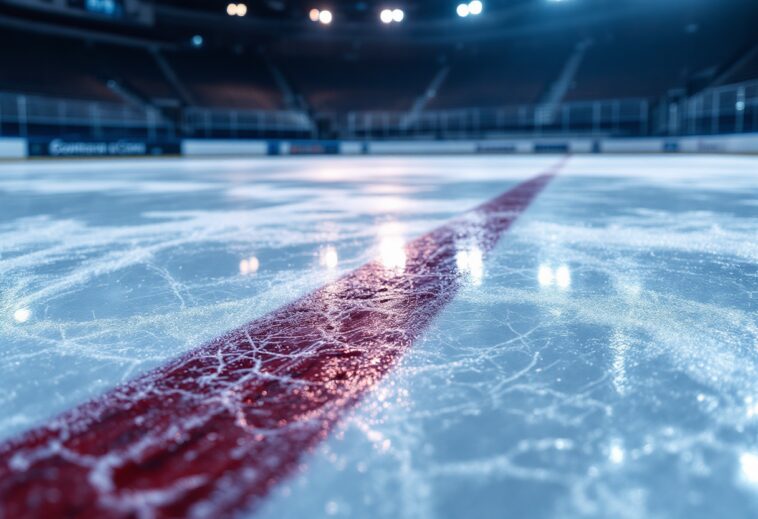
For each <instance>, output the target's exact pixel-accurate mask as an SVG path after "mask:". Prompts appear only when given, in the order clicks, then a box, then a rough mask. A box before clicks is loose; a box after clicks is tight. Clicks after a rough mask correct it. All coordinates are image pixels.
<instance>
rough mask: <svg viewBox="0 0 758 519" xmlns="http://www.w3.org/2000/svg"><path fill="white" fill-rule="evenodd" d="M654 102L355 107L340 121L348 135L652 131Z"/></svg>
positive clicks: (442, 135) (471, 134)
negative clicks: (411, 110)
mask: <svg viewBox="0 0 758 519" xmlns="http://www.w3.org/2000/svg"><path fill="white" fill-rule="evenodd" d="M649 113H650V106H649V103H648V101H647V100H645V99H624V100H612V101H594V102H581V103H564V104H562V105H558V106H557V107H555V108H546V107H540V106H535V105H523V106H509V107H503V108H469V109H460V110H439V111H426V112H423V113H421V114H419V115H418V116H417V117H413V118H410V117H409V115H408V114H407V113H403V112H351V113H349V114H348V115H347V117H346V119H345V121H344V123H343V124H341V125H339V127H340V128H341V129H342V131H341V132H340V133H341V134H342V136H343V137H344V138H349V139H362V138H396V137H414V136H425V137H430V136H431V137H435V138H456V137H472V136H474V137H482V136H487V135H493V134H530V135H533V134H538V135H544V134H556V133H557V134H568V133H571V134H603V135H647V134H648V133H649V131H650V128H649Z"/></svg>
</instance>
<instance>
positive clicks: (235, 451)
mask: <svg viewBox="0 0 758 519" xmlns="http://www.w3.org/2000/svg"><path fill="white" fill-rule="evenodd" d="M554 173H555V171H554V170H553V171H550V172H548V173H546V174H543V175H541V176H538V177H536V178H533V179H531V180H529V181H527V182H524V183H522V184H520V185H518V186H516V187H515V188H513V189H511V190H510V191H508V192H506V193H504V194H503V195H501V196H499V197H497V198H495V199H493V200H491V201H489V202H487V203H485V204H483V205H481V206H479V207H478V208H476V209H474V210H473V211H470V212H468V213H466V214H464V215H463V216H462V217H461V218H459V219H457V220H454V221H452V222H450V223H449V224H447V225H444V226H442V227H440V228H438V229H436V230H434V231H432V232H430V233H428V234H426V235H424V236H421V237H420V238H418V239H416V240H414V241H412V242H410V243H409V244H407V245H406V248H405V253H406V258H407V259H406V264H405V267H404V268H401V269H400V271H397V270H393V269H388V268H385V267H384V266H382V264H380V263H378V262H373V263H368V264H366V265H364V266H362V267H360V268H358V269H357V270H355V271H353V272H351V273H350V274H347V275H346V276H344V277H342V278H340V279H338V280H336V281H334V282H333V283H330V284H328V285H327V286H325V287H323V288H320V289H318V290H316V291H315V292H313V293H311V294H309V295H307V296H305V297H303V298H301V299H299V300H297V301H295V302H293V303H291V304H289V305H287V306H285V307H283V308H281V309H279V310H277V311H274V312H273V313H271V314H269V315H267V316H265V317H262V318H260V319H257V320H255V321H253V322H251V323H249V324H246V325H244V326H242V327H241V328H238V329H236V330H234V331H231V332H229V333H227V334H226V335H224V336H222V337H219V338H217V339H215V340H213V341H212V342H210V343H209V344H206V345H205V346H202V347H200V348H198V349H196V350H193V351H191V352H189V353H187V354H186V355H184V356H182V357H180V358H178V359H176V360H175V361H173V362H171V363H170V364H168V365H166V366H165V367H162V368H160V369H157V370H154V371H152V372H149V373H147V374H145V375H143V376H141V377H139V378H137V379H136V380H134V381H132V382H130V383H127V384H125V385H122V386H119V387H117V388H116V389H114V390H112V391H110V392H109V393H107V394H105V395H104V396H102V397H100V398H98V399H96V400H94V401H91V402H89V403H86V404H84V405H81V406H79V407H77V408H75V409H73V410H71V411H69V412H67V413H65V414H63V415H62V416H60V417H58V418H56V419H54V420H52V421H51V422H50V423H48V424H47V425H44V426H42V427H40V428H38V429H35V430H32V431H30V432H28V433H26V434H24V435H23V436H21V437H20V438H18V439H14V440H11V441H9V442H7V443H5V444H2V445H0V518H3V519H6V518H13V519H16V518H24V517H45V518H52V517H55V518H61V517H79V518H96V517H97V518H101V517H124V518H125V517H134V518H136V517H151V518H152V517H156V518H163V517H214V518H224V517H230V516H232V515H233V514H234V513H235V512H236V511H238V510H239V509H240V508H242V507H245V506H254V505H255V504H256V503H257V502H259V501H260V499H261V498H262V497H263V496H265V495H266V494H267V493H268V492H269V490H270V489H271V488H272V486H273V485H275V484H276V483H277V482H278V481H280V480H281V479H282V478H284V477H286V476H287V475H289V474H290V473H291V472H292V470H293V469H294V468H295V467H297V465H298V463H299V461H300V460H301V458H302V456H303V454H304V453H306V452H308V451H309V450H310V449H312V448H313V447H314V446H315V445H317V444H318V442H320V441H321V440H323V439H324V438H325V437H326V436H327V435H328V434H329V431H330V430H331V429H332V427H333V426H334V424H335V423H336V422H337V421H338V420H339V419H340V418H341V417H342V416H343V415H344V413H345V412H346V411H347V410H349V409H350V408H351V407H353V406H354V405H355V403H356V402H357V401H358V400H359V399H360V398H361V397H362V396H363V395H364V394H365V393H366V391H367V390H369V389H370V388H372V387H373V386H374V385H375V384H376V383H377V382H378V381H379V380H380V379H381V378H382V377H384V376H385V375H386V374H387V373H388V372H389V371H390V370H391V369H392V367H393V365H394V364H395V363H396V362H397V360H398V359H399V358H400V357H401V356H402V355H403V353H404V352H405V351H406V350H407V349H408V348H409V346H410V345H411V344H412V343H413V341H414V340H415V339H416V338H417V337H418V336H419V335H420V334H421V333H422V331H423V330H424V329H425V328H426V327H427V326H428V325H429V324H430V323H431V322H432V320H433V319H434V317H435V316H436V315H437V314H438V313H439V311H440V309H442V307H443V306H445V304H446V303H447V302H448V301H450V299H451V298H452V297H453V296H454V295H455V293H456V291H457V289H458V287H459V286H460V284H461V280H462V274H461V273H460V272H459V271H458V268H457V266H456V252H457V250H458V248H459V247H460V246H461V244H465V246H468V247H470V246H471V244H472V243H473V244H475V245H476V246H478V247H479V248H480V249H481V251H482V252H485V253H486V252H487V251H490V250H491V249H492V248H493V247H494V245H495V244H496V243H497V241H498V239H499V238H500V236H501V235H502V234H503V232H504V231H506V230H507V229H508V227H509V226H510V225H511V223H513V221H514V220H515V219H516V218H517V217H518V216H519V215H520V214H521V213H522V212H523V211H524V210H525V209H526V208H527V207H528V206H529V204H530V203H531V201H532V200H533V199H534V198H535V197H536V196H537V195H538V194H539V192H540V191H541V190H542V189H543V188H544V187H545V185H546V184H547V183H548V182H549V181H550V180H551V178H552V176H553V174H554Z"/></svg>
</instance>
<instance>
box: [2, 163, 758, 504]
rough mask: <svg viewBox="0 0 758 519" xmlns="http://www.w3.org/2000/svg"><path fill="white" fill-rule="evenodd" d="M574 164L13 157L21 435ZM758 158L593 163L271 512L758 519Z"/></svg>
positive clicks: (8, 189)
mask: <svg viewBox="0 0 758 519" xmlns="http://www.w3.org/2000/svg"><path fill="white" fill-rule="evenodd" d="M556 160H557V159H556V158H555V157H524V158H516V157H509V158H497V157H482V158H471V157H460V158H428V157H427V158H371V159H367V158H356V159H349V158H339V159H332V158H313V159H281V158H278V159H271V160H268V159H265V160H264V159H261V160H249V161H248V160H225V161H218V160H213V161H211V160H208V161H199V160H198V161H123V162H115V161H114V162H66V163H36V164H28V163H18V164H5V165H2V166H0V439H7V438H10V437H12V436H14V435H17V434H19V433H20V432H22V431H24V430H26V429H28V428H30V427H33V426H34V425H37V424H40V423H42V422H44V420H45V419H47V418H50V417H52V416H54V415H55V414H57V413H59V412H61V411H64V410H66V409H69V408H71V407H72V406H74V405H76V404H78V403H81V402H83V401H86V400H87V399H89V398H91V397H94V396H97V395H99V394H101V393H103V392H104V391H105V390H107V389H109V388H111V387H113V386H115V385H117V384H118V383H120V382H123V381H125V380H128V379H131V378H133V377H134V376H135V375H137V374H139V373H142V372H144V371H146V370H148V369H150V368H152V367H155V366H158V365H161V364H162V363H164V362H165V361H167V360H168V359H171V358H173V357H175V356H177V355H178V354H180V353H182V352H184V351H187V350H188V349H190V348H192V347H194V346H198V345H200V344H202V343H203V342H204V341H206V340H208V339H210V338H213V337H215V336H218V335H219V334H221V333H222V332H224V331H225V330H228V329H231V328H233V327H235V326H238V325H240V324H242V323H245V322H248V321H250V320H251V319H253V318H255V317H259V316H261V315H263V314H264V313H266V312H268V311H270V310H273V309H275V308H278V307H279V306H281V305H282V304H284V303H286V302H288V301H291V300H292V299H294V298H295V297H297V296H298V295H302V294H304V293H307V292H308V291H310V290H312V289H314V288H316V287H318V286H320V285H322V284H324V283H325V282H327V281H328V280H330V279H334V277H335V276H337V275H338V274H339V273H342V272H346V271H349V270H352V269H353V268H355V267H357V266H359V265H361V264H363V263H364V262H366V261H368V260H370V259H374V258H377V257H382V256H384V258H383V259H384V260H385V261H390V262H391V261H392V254H393V250H394V249H395V248H396V247H397V246H398V243H402V241H403V240H406V239H409V238H411V237H414V236H417V235H419V234H421V233H423V232H424V231H427V230H429V229H432V228H434V227H436V226H438V225H439V224H441V223H443V222H444V221H446V220H447V219H449V218H451V217H453V216H455V215H457V214H460V213H461V212H463V211H464V210H465V209H467V208H470V207H472V206H474V205H476V204H478V203H480V202H482V201H484V200H486V199H489V198H491V197H492V196H494V195H496V194H498V193H500V192H502V191H504V190H506V189H508V188H509V187H512V186H513V185H515V184H516V183H517V182H519V181H521V180H524V179H526V178H529V177H531V176H533V175H535V174H538V173H540V172H541V171H543V170H544V169H546V168H548V167H550V166H551V165H552V164H554V163H555V161H556ZM757 262H758V160H755V159H752V158H738V157H735V158H724V157H618V158H608V157H574V158H572V159H571V160H570V162H569V163H568V165H567V166H566V167H565V169H564V170H563V171H562V173H561V174H560V175H559V177H558V178H557V179H556V180H554V181H553V183H552V184H550V185H549V186H548V188H547V189H546V190H545V191H544V192H543V193H542V195H541V196H540V197H539V198H538V200H537V201H536V202H535V203H534V205H533V206H532V207H531V208H530V209H529V210H528V211H527V212H526V213H525V214H524V215H523V216H522V217H521V219H520V220H519V221H518V222H517V223H516V225H514V227H513V228H512V229H511V230H510V231H509V233H508V234H506V235H505V237H504V238H503V240H502V241H501V242H500V244H499V245H498V246H497V248H496V249H495V251H494V252H493V254H492V255H491V256H489V257H488V258H487V259H486V260H485V261H483V262H482V261H480V258H476V257H466V258H461V265H459V266H460V267H461V268H462V269H464V270H465V271H466V272H467V275H466V278H465V279H466V283H465V286H464V287H463V289H462V290H461V291H460V292H459V293H458V296H457V297H456V299H455V300H454V301H453V302H452V303H451V304H450V305H449V306H447V307H446V309H445V310H444V311H443V312H442V313H441V314H440V316H439V317H438V318H437V319H436V321H435V323H434V324H433V325H432V327H431V328H430V329H429V330H427V332H426V334H425V335H424V337H423V339H422V340H420V341H418V342H417V343H416V344H415V345H414V347H413V348H412V350H411V351H410V352H409V354H408V355H407V356H406V357H405V358H404V360H403V361H402V362H401V364H400V365H399V366H398V367H397V369H396V370H395V371H394V373H393V374H392V375H390V377H389V378H387V379H386V380H384V381H383V382H382V383H381V384H380V385H379V386H378V387H377V388H376V389H375V390H374V391H373V392H372V394H371V395H370V396H369V397H368V398H367V400H366V401H365V402H364V403H363V404H362V405H361V406H359V408H357V409H356V410H355V411H354V412H353V413H351V414H350V415H349V416H348V417H347V419H346V420H345V421H344V422H343V424H342V425H341V426H340V427H339V428H338V430H336V431H335V432H334V434H333V435H332V437H331V438H330V439H329V440H328V441H327V442H326V443H325V444H323V445H322V446H321V447H320V448H319V449H318V450H317V451H316V452H315V453H313V454H312V455H310V456H308V457H306V458H305V459H304V462H303V465H302V468H301V471H300V472H299V473H298V474H297V475H296V476H294V477H293V478H291V479H290V480H289V481H286V482H284V483H283V484H281V485H279V487H278V488H277V490H276V491H275V492H274V494H273V495H272V496H271V497H270V498H269V499H268V500H267V501H266V502H265V503H264V505H263V507H262V508H260V509H258V510H256V511H254V512H251V513H250V514H248V515H250V516H251V517H260V518H266V519H269V518H271V519H273V518H285V519H286V518H293V519H301V518H303V517H316V518H318V517H387V518H396V517H397V518H404V517H408V518H424V517H430V518H432V517H440V518H447V517H450V518H505V517H508V518H510V517H512V518H519V519H520V518H559V517H560V518H563V517H593V518H594V517H597V518H610V517H613V518H626V517H629V518H635V517H640V518H657V517H661V518H666V517H682V518H684V517H688V518H689V517H693V518H697V517H704V518H706V517H707V518H714V517H729V518H743V517H744V518H748V517H756V516H758V376H757V375H758V351H756V348H757V347H758V317H757V313H758V312H757V310H758V308H756V306H757V305H756V297H758V267H757V266H756V263H757Z"/></svg>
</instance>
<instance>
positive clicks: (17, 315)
mask: <svg viewBox="0 0 758 519" xmlns="http://www.w3.org/2000/svg"><path fill="white" fill-rule="evenodd" d="M31 316H32V311H31V310H29V309H28V308H19V309H18V310H16V311H15V312H14V313H13V320H14V321H16V322H17V323H25V322H26V321H28V320H29V318H31Z"/></svg>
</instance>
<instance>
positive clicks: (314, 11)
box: [308, 9, 321, 22]
mask: <svg viewBox="0 0 758 519" xmlns="http://www.w3.org/2000/svg"><path fill="white" fill-rule="evenodd" d="M320 14H321V11H319V10H318V9H311V11H310V12H309V13H308V17H309V18H310V19H311V21H312V22H317V21H318V17H319V15H320Z"/></svg>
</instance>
